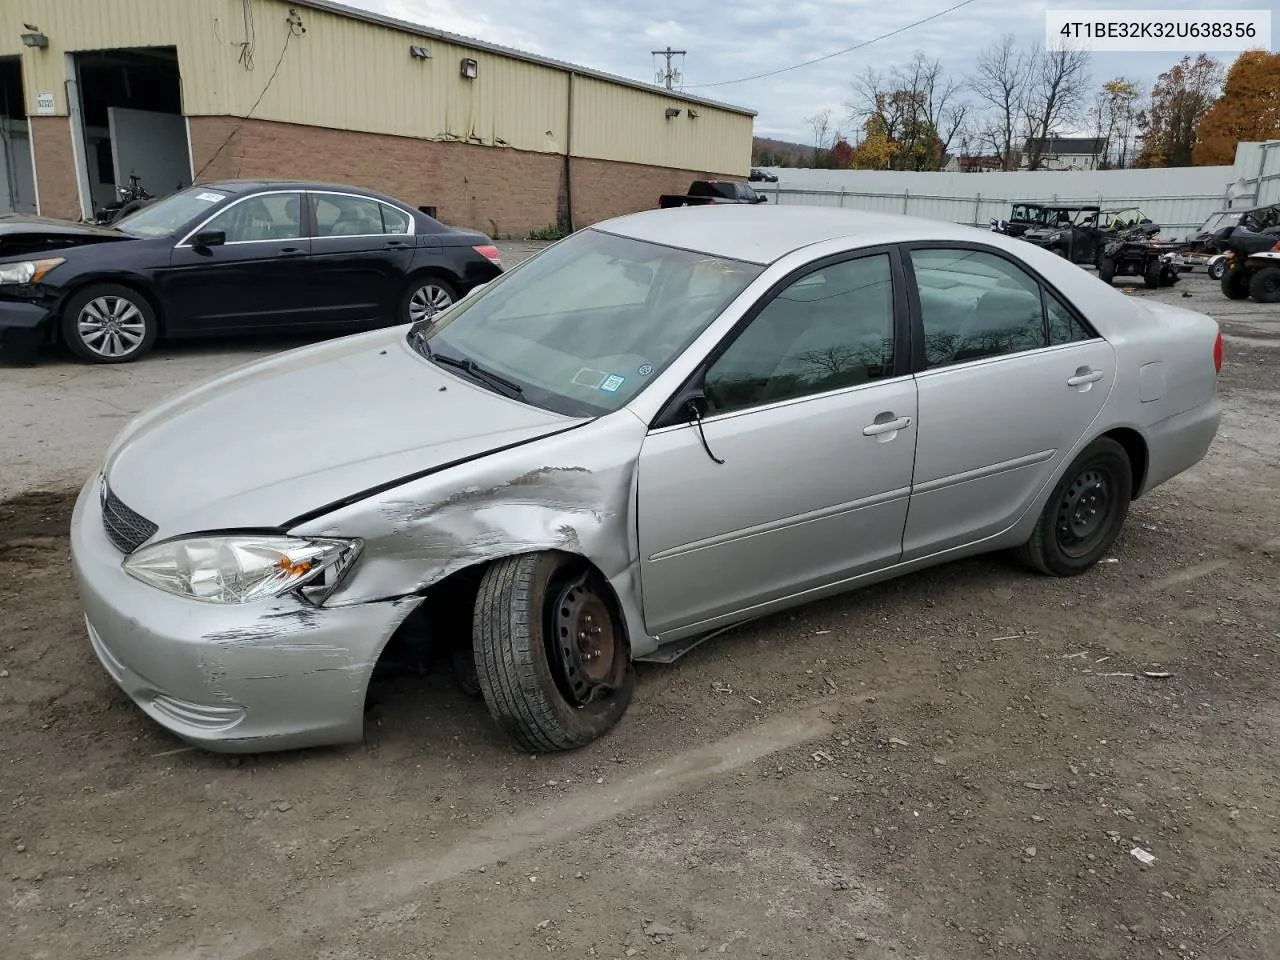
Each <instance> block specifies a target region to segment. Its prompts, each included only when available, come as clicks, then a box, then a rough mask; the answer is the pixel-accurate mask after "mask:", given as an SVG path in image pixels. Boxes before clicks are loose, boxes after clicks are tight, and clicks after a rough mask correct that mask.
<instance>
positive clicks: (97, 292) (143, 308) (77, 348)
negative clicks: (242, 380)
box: [60, 283, 159, 363]
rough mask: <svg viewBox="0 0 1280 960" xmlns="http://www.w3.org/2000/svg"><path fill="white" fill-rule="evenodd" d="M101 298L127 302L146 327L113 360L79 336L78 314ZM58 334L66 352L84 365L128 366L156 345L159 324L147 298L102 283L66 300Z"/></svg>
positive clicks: (133, 291)
mask: <svg viewBox="0 0 1280 960" xmlns="http://www.w3.org/2000/svg"><path fill="white" fill-rule="evenodd" d="M100 297H118V298H120V299H122V300H128V301H129V302H130V303H132V304H133V306H134V307H136V308H137V310H138V313H139V314H141V315H142V320H143V323H144V325H145V326H144V331H143V335H142V340H141V341H139V342H138V344H137V345H136V346H135V347H134V348H133V349H132V350H130V351H129V352H128V353H123V354H121V355H119V356H116V357H111V356H103V355H102V354H100V353H98V352H97V351H96V350H94V349H92V348H91V347H90V346H89V345H88V344H86V343H85V342H84V339H83V338H82V337H81V336H80V313H81V311H82V310H84V308H85V306H86V305H87V304H89V303H91V302H92V301H94V300H97V299H99V298H100ZM60 333H61V335H62V341H63V343H65V344H66V345H67V349H68V350H70V351H71V352H72V353H73V354H74V355H75V356H76V357H77V359H80V360H83V361H85V362H86V363H131V362H132V361H134V360H137V359H138V358H139V357H141V356H143V355H144V354H145V353H147V352H148V351H149V350H150V349H151V348H152V346H154V345H155V342H156V336H157V334H158V333H159V323H158V322H157V320H156V312H155V310H154V309H153V308H152V306H151V304H150V303H149V302H148V301H147V298H146V297H144V296H143V295H142V294H140V293H138V291H136V290H134V289H132V288H131V287H124V286H120V285H118V284H113V283H103V284H95V285H94V286H91V287H87V288H86V289H84V290H82V291H80V292H79V293H77V294H75V295H74V296H73V297H72V298H71V299H70V300H68V301H67V305H66V307H65V308H64V309H63V311H62V323H61V329H60Z"/></svg>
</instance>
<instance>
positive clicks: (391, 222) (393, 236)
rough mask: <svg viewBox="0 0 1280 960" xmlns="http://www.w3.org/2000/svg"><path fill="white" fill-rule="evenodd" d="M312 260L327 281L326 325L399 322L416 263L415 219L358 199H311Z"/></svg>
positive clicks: (346, 196) (321, 196)
mask: <svg viewBox="0 0 1280 960" xmlns="http://www.w3.org/2000/svg"><path fill="white" fill-rule="evenodd" d="M310 197H311V204H312V210H313V215H314V217H315V229H314V231H313V234H314V235H313V238H312V241H311V258H312V262H313V263H314V265H315V267H316V271H317V276H318V277H320V278H322V280H323V283H324V290H325V302H324V303H323V304H322V307H321V316H322V318H323V319H324V320H326V321H328V322H332V323H336V324H341V325H350V326H370V325H375V324H389V323H396V322H399V318H398V317H397V310H398V308H399V304H400V300H401V298H402V297H403V296H404V293H405V284H406V277H407V276H408V273H409V264H410V262H411V261H412V260H413V253H414V242H415V241H416V240H417V237H415V236H414V235H413V232H412V231H413V220H412V218H411V217H410V216H409V215H408V214H407V213H406V212H404V211H403V210H398V209H396V208H395V207H392V206H390V205H389V204H385V203H380V202H379V201H377V200H374V199H372V198H371V197H361V196H358V195H356V194H344V193H331V192H320V191H314V192H312V193H311V194H310Z"/></svg>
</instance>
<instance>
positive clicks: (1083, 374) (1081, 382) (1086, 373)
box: [1067, 367, 1106, 388]
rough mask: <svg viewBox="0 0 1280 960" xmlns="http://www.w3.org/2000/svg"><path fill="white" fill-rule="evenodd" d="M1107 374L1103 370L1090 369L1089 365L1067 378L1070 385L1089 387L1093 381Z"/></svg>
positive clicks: (1095, 381)
mask: <svg viewBox="0 0 1280 960" xmlns="http://www.w3.org/2000/svg"><path fill="white" fill-rule="evenodd" d="M1105 376H1106V374H1105V373H1103V372H1102V371H1101V370H1090V369H1089V368H1088V367H1081V368H1080V369H1079V370H1077V371H1076V375H1075V376H1074V377H1068V378H1067V386H1068V387H1086V388H1087V387H1088V385H1089V384H1091V383H1097V382H1098V381H1099V380H1101V379H1102V378H1103V377H1105Z"/></svg>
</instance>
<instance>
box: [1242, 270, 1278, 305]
mask: <svg viewBox="0 0 1280 960" xmlns="http://www.w3.org/2000/svg"><path fill="white" fill-rule="evenodd" d="M1249 296H1251V297H1253V299H1254V300H1256V301H1258V303H1280V267H1263V268H1262V269H1261V270H1257V271H1255V272H1254V274H1253V279H1252V280H1250V281H1249Z"/></svg>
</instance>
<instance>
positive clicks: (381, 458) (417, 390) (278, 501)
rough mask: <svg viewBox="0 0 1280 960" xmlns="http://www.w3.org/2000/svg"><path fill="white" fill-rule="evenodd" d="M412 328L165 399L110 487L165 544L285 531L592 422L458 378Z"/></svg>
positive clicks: (111, 465)
mask: <svg viewBox="0 0 1280 960" xmlns="http://www.w3.org/2000/svg"><path fill="white" fill-rule="evenodd" d="M407 329H408V328H407V327H395V328H391V329H387V330H378V331H375V332H373V333H369V334H360V335H356V336H353V337H345V338H343V339H340V340H334V341H329V342H328V343H323V344H319V345H316V346H312V347H303V348H301V349H299V350H292V351H289V352H287V353H283V354H279V355H278V356H275V357H272V358H270V359H267V360H265V361H260V362H257V363H252V364H249V365H247V366H245V367H241V368H240V369H238V370H234V371H232V372H230V373H228V374H223V375H222V376H219V377H215V378H213V379H211V380H208V381H206V382H204V383H203V384H200V385H199V386H196V387H193V388H192V389H190V390H188V391H186V392H184V393H181V394H179V395H177V396H175V397H173V398H171V399H169V400H167V401H165V402H164V403H162V404H161V405H160V406H158V407H155V408H153V409H151V410H149V411H148V412H146V413H144V414H142V415H141V416H140V417H138V418H137V419H136V420H134V421H133V422H132V423H131V424H129V426H128V427H126V428H125V430H124V431H123V432H122V433H121V435H120V436H119V437H118V438H117V439H116V441H115V443H114V444H113V445H112V448H111V450H110V451H109V452H108V455H107V461H106V465H105V468H104V470H105V474H106V478H107V484H108V486H109V487H110V488H111V491H112V493H114V494H115V495H116V496H117V497H119V499H120V500H121V502H123V503H124V504H125V505H126V506H128V507H129V508H130V509H132V510H134V511H136V512H137V513H139V514H141V515H142V516H144V517H145V518H147V519H148V520H150V521H152V522H153V523H155V524H157V525H158V526H159V532H158V534H157V536H158V537H160V538H163V537H166V536H174V535H178V534H183V533H191V532H196V531H208V530H217V529H231V528H245V527H257V528H263V527H279V526H282V525H285V524H286V523H288V522H289V521H290V520H292V519H294V518H297V517H299V516H302V515H305V514H310V513H314V512H315V511H317V510H321V509H324V508H327V507H328V506H330V505H332V504H335V503H338V502H340V501H348V500H351V499H356V498H359V496H360V495H362V494H365V493H367V492H368V491H370V490H372V489H375V488H385V487H387V486H390V485H394V484H395V483H396V482H397V481H399V480H402V479H404V478H407V477H410V476H413V475H418V474H423V473H426V472H429V471H431V470H432V469H434V468H438V467H442V466H446V465H449V464H452V463H457V462H459V461H463V460H467V459H471V458H474V457H476V456H480V455H482V454H485V453H488V452H490V451H493V450H496V449H498V448H503V447H508V446H511V445H515V444H520V443H524V442H527V441H530V440H534V439H537V438H539V437H543V436H546V435H548V434H552V433H556V432H559V431H561V430H565V429H568V428H570V427H572V426H574V425H576V424H579V423H582V422H584V421H581V420H576V419H574V418H570V417H565V416H562V415H560V414H556V413H552V412H550V411H546V410H541V409H539V408H537V407H533V406H530V405H528V404H525V403H522V402H520V401H518V400H511V399H508V398H506V397H503V396H499V395H498V394H495V393H493V392H491V391H489V390H487V389H486V388H484V387H482V386H480V385H478V384H474V383H472V382H470V381H468V380H464V379H461V378H459V377H456V376H453V375H452V374H450V373H446V372H445V371H443V370H441V369H440V368H439V367H437V366H436V365H435V364H433V363H431V362H430V361H428V360H426V359H424V358H423V357H421V356H419V355H418V354H417V353H416V352H414V351H413V350H412V349H411V348H410V347H409V346H408V344H407V343H406V342H405V333H406V331H407Z"/></svg>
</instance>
